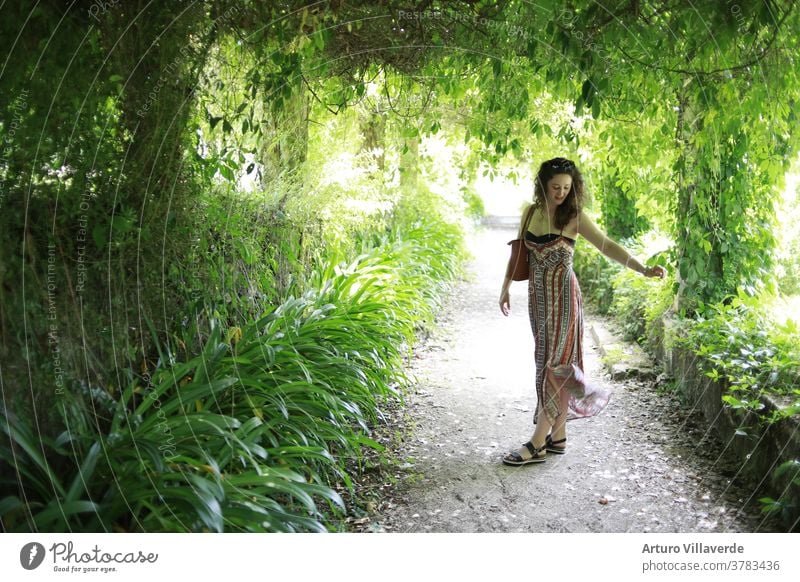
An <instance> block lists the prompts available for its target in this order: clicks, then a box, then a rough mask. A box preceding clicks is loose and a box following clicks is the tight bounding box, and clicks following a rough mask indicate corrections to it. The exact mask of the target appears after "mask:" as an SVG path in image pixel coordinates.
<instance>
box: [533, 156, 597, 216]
mask: <svg viewBox="0 0 800 582" xmlns="http://www.w3.org/2000/svg"><path fill="white" fill-rule="evenodd" d="M557 174H567V175H569V176H570V177H571V178H572V187H571V188H570V189H569V194H568V195H567V198H566V199H565V200H564V202H562V203H561V204H559V206H558V208H557V209H556V215H555V226H556V228H564V227H565V226H566V225H567V224H568V223H569V221H570V220H572V218H573V217H575V216H577V215H578V213H579V212H580V211H581V208H583V195H584V186H583V176H582V175H581V172H580V170H578V167H577V166H576V165H575V162H573V161H572V160H568V159H567V158H553V159H552V160H547V161H546V162H542V165H541V166H539V172H538V173H537V174H536V181H535V183H534V188H533V193H534V194H533V198H534V200H533V206H534V208H542V209H543V208H545V207H546V206H547V199H546V197H545V190H546V189H547V183H548V182H549V181H550V178H552V177H553V176H555V175H557Z"/></svg>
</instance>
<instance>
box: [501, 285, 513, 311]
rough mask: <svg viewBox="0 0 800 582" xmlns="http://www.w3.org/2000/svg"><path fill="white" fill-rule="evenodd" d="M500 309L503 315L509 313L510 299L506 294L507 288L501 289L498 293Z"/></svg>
mask: <svg viewBox="0 0 800 582" xmlns="http://www.w3.org/2000/svg"><path fill="white" fill-rule="evenodd" d="M500 311H502V312H503V315H508V314H509V313H511V299H510V298H509V296H508V289H503V291H502V292H501V293H500Z"/></svg>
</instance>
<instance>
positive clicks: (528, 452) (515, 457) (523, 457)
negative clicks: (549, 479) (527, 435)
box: [503, 441, 547, 466]
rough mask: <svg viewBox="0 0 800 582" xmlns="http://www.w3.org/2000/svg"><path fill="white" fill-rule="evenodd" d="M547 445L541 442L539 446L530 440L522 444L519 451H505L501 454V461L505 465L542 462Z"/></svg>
mask: <svg viewBox="0 0 800 582" xmlns="http://www.w3.org/2000/svg"><path fill="white" fill-rule="evenodd" d="M546 448H547V445H546V444H545V443H542V445H541V446H539V447H536V446H534V444H533V443H532V442H531V441H528V442H527V443H525V444H523V445H522V446H521V447H520V449H519V451H514V452H511V453H506V454H505V455H504V456H503V463H504V464H505V465H514V466H520V465H530V464H532V463H544V461H545V457H546V455H547V453H546Z"/></svg>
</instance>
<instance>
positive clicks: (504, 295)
mask: <svg viewBox="0 0 800 582" xmlns="http://www.w3.org/2000/svg"><path fill="white" fill-rule="evenodd" d="M530 207H531V205H530V204H528V205H527V206H526V207H525V210H523V211H522V216H521V217H520V219H519V229H518V230H517V232H518V233H519V236H521V237H523V236H525V232H524V229H525V227H526V226H527V225H526V224H523V222H524V221H525V215H526V214H528V210H529V209H530ZM506 273H508V271H506ZM510 288H511V277H509V276H508V274H506V276H505V278H504V279H503V286H502V287H501V289H500V311H501V312H502V313H503V315H508V314H509V313H511V301H510V299H509V293H508V291H509V289H510Z"/></svg>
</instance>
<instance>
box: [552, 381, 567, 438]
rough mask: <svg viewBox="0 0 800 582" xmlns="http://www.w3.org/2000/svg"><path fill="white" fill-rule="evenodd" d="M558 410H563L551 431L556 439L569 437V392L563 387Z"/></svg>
mask: <svg viewBox="0 0 800 582" xmlns="http://www.w3.org/2000/svg"><path fill="white" fill-rule="evenodd" d="M558 410H559V411H560V412H561V414H559V415H558V416H557V417H556V419H555V422H554V423H553V430H552V432H551V433H550V434H551V435H552V438H553V440H554V441H560V440H561V439H565V438H567V414H568V413H569V392H568V391H567V390H566V389H565V388H562V389H561V391H560V394H559V398H558Z"/></svg>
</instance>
